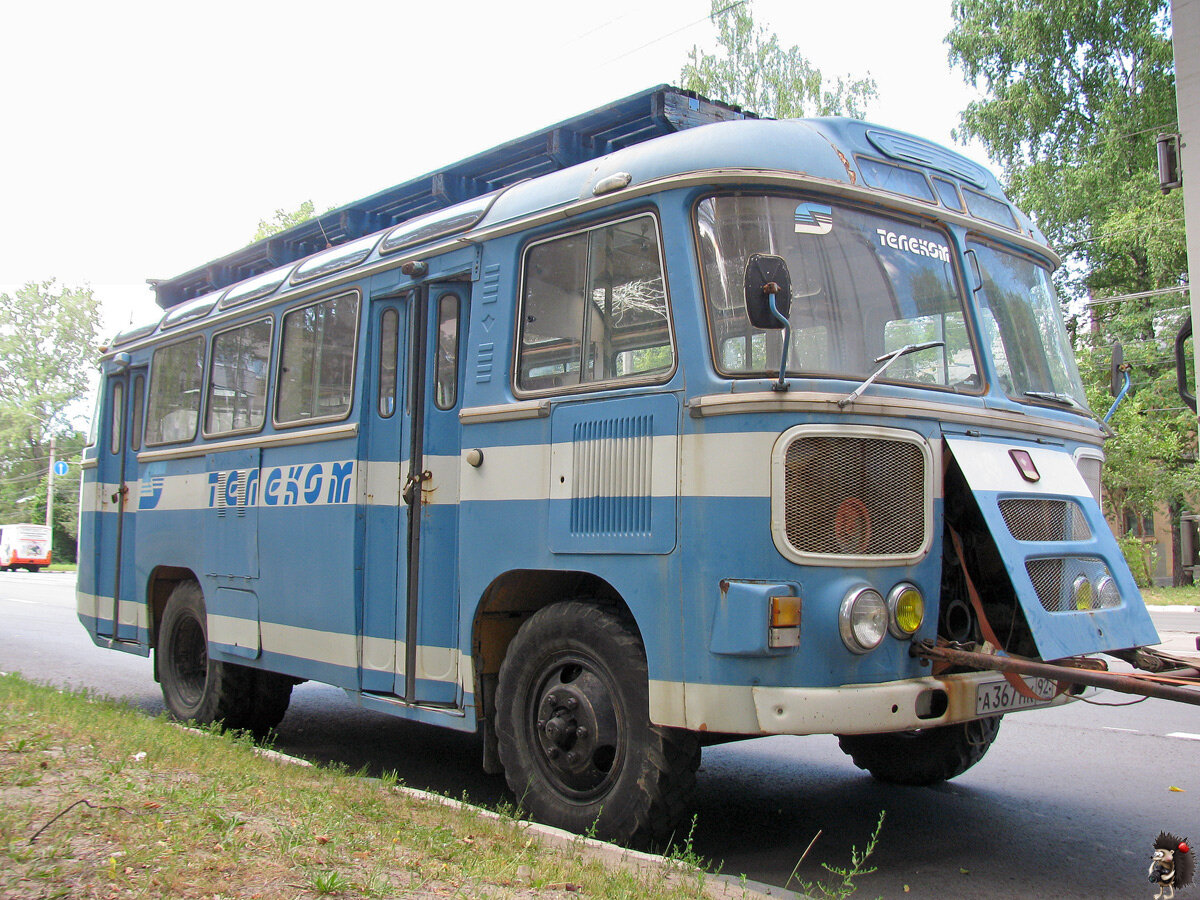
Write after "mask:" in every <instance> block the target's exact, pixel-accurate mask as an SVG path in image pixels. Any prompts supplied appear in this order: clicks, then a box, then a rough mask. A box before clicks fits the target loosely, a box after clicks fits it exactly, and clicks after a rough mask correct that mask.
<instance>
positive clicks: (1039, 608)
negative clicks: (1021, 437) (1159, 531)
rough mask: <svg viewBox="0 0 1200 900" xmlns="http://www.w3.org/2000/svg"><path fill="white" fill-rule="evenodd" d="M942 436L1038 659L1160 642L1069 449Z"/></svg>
mask: <svg viewBox="0 0 1200 900" xmlns="http://www.w3.org/2000/svg"><path fill="white" fill-rule="evenodd" d="M946 444H947V446H948V447H949V448H950V452H951V454H952V455H953V456H954V459H955V460H956V461H957V462H958V466H959V468H960V469H961V470H962V473H963V475H964V477H965V478H966V481H967V484H968V485H969V486H970V488H971V492H972V493H973V494H974V495H975V500H976V501H977V502H978V504H979V508H980V510H981V511H982V513H983V517H984V520H985V521H986V522H987V526H988V529H989V530H990V531H991V534H992V537H993V539H994V540H995V542H996V548H997V550H998V551H999V553H1000V556H1001V558H1002V559H1003V560H1004V566H1005V569H1007V571H1008V575H1009V578H1010V579H1011V581H1012V584H1013V588H1014V590H1015V591H1016V594H1017V598H1018V601H1019V602H1020V604H1021V609H1022V610H1023V611H1024V613H1025V619H1026V621H1027V622H1028V623H1029V628H1030V631H1031V632H1032V633H1033V640H1034V643H1035V644H1036V645H1037V649H1038V653H1039V654H1040V655H1041V657H1042V659H1062V658H1063V657H1067V656H1076V655H1078V654H1081V653H1095V652H1100V651H1104V650H1118V649H1123V648H1127V647H1141V646H1146V645H1149V644H1157V643H1158V640H1159V638H1158V633H1157V631H1155V628H1154V624H1153V623H1152V622H1151V621H1150V614H1149V613H1148V612H1147V611H1146V606H1145V603H1144V602H1143V601H1142V595H1141V593H1140V592H1139V591H1138V589H1137V585H1136V583H1135V582H1134V580H1133V575H1132V574H1131V573H1130V571H1129V567H1128V566H1127V565H1126V563H1125V558H1124V556H1122V554H1121V550H1120V548H1119V547H1118V546H1117V542H1116V539H1115V538H1114V537H1113V534H1112V531H1111V529H1110V528H1109V527H1108V523H1107V522H1106V521H1105V519H1104V516H1103V514H1102V513H1101V511H1100V507H1099V505H1098V504H1097V503H1096V500H1095V498H1093V497H1092V495H1091V492H1090V491H1089V490H1088V488H1087V485H1086V484H1085V483H1084V481H1083V477H1082V476H1081V475H1080V474H1079V470H1078V469H1077V468H1076V466H1075V461H1074V459H1073V458H1072V457H1071V455H1070V454H1069V453H1067V452H1066V451H1065V450H1063V449H1061V448H1056V447H1047V446H1039V445H1030V444H1008V443H1003V442H999V441H988V440H982V439H977V438H976V439H972V438H959V437H947V438H946ZM980 589H981V590H983V591H986V586H985V585H980Z"/></svg>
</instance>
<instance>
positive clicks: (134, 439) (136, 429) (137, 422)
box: [129, 375, 146, 451]
mask: <svg viewBox="0 0 1200 900" xmlns="http://www.w3.org/2000/svg"><path fill="white" fill-rule="evenodd" d="M145 397H146V376H145V375H138V376H137V377H136V378H134V379H133V410H132V411H131V413H130V416H129V446H130V448H131V449H132V450H134V451H137V450H141V449H142V402H143V401H144V400H145Z"/></svg>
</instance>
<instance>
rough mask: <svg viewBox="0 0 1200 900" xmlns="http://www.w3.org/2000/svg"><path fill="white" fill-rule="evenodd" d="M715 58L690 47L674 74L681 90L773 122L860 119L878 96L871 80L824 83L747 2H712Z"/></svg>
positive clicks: (713, 0) (868, 78)
mask: <svg viewBox="0 0 1200 900" xmlns="http://www.w3.org/2000/svg"><path fill="white" fill-rule="evenodd" d="M709 19H710V20H711V21H712V22H713V24H714V25H716V27H717V45H718V48H719V49H718V51H717V52H716V53H705V52H704V51H702V50H701V49H700V48H699V47H696V46H693V47H692V50H691V52H690V53H689V54H688V61H687V63H686V64H685V65H684V67H683V70H682V71H681V72H680V74H679V79H680V86H681V87H683V88H684V89H685V90H689V91H696V92H697V93H699V94H702V95H704V96H706V97H709V98H712V99H714V100H721V101H724V102H726V103H732V104H735V105H737V106H741V107H743V108H745V109H748V110H752V111H754V112H756V113H758V114H760V115H763V116H772V117H774V118H777V119H790V118H797V117H799V116H804V115H819V116H827V115H841V114H844V115H850V116H855V117H857V118H862V116H863V115H864V114H865V113H866V107H867V104H868V103H869V102H870V101H871V100H873V99H874V98H875V97H876V95H877V91H876V88H875V80H874V79H873V78H871V77H870V76H869V75H868V76H867V77H865V78H852V77H850V76H846V77H844V78H843V77H837V78H834V79H829V78H827V77H826V76H825V75H823V74H822V73H821V71H820V70H819V69H817V68H815V67H814V66H813V65H812V63H810V62H809V61H808V59H807V58H806V57H805V56H804V54H803V53H801V52H800V48H799V47H797V46H795V45H793V46H791V47H788V48H787V49H786V50H785V49H783V48H782V47H781V46H780V44H779V37H778V35H776V34H775V33H774V32H771V31H769V30H768V29H767V28H766V27H765V26H763V25H759V24H757V23H756V22H755V21H754V17H753V15H752V13H751V11H750V2H749V0H742V2H736V3H731V2H729V0H712V9H711V12H710V13H709Z"/></svg>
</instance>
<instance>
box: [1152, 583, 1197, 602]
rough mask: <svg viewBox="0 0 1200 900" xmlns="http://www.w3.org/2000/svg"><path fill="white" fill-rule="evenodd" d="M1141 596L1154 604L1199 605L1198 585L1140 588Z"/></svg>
mask: <svg viewBox="0 0 1200 900" xmlns="http://www.w3.org/2000/svg"><path fill="white" fill-rule="evenodd" d="M1141 591H1142V598H1143V599H1144V600H1145V601H1146V602H1147V603H1148V604H1151V605H1156V606H1200V585H1194V584H1193V585H1188V586H1186V587H1146V588H1142V589H1141Z"/></svg>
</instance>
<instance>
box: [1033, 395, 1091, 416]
mask: <svg viewBox="0 0 1200 900" xmlns="http://www.w3.org/2000/svg"><path fill="white" fill-rule="evenodd" d="M1025 396H1026V397H1036V398H1037V399H1038V400H1049V401H1051V402H1052V403H1061V404H1062V405H1063V406H1069V407H1071V409H1081V410H1083V411H1084V412H1087V407H1085V406H1084V405H1083V404H1082V403H1080V402H1079V401H1078V400H1076V399H1075V398H1074V397H1072V396H1071V395H1070V394H1062V393H1059V392H1058V391H1026V392H1025Z"/></svg>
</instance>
